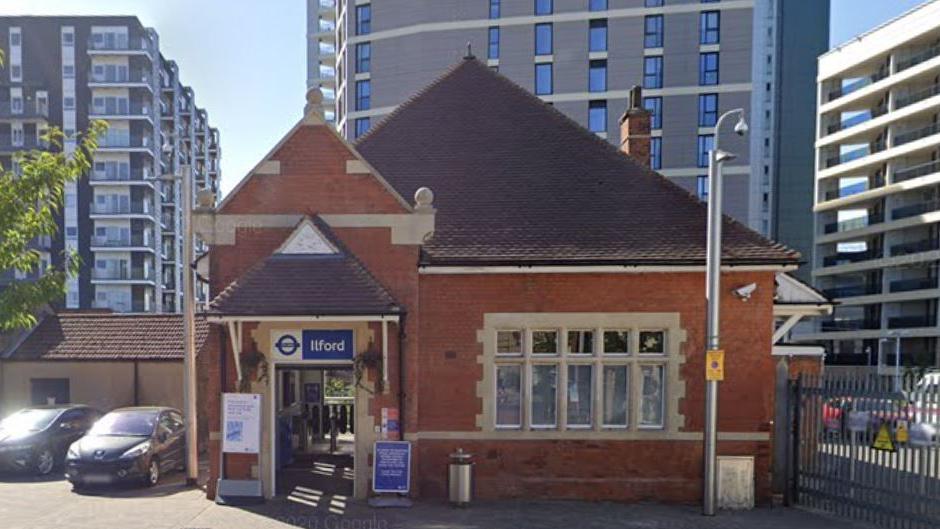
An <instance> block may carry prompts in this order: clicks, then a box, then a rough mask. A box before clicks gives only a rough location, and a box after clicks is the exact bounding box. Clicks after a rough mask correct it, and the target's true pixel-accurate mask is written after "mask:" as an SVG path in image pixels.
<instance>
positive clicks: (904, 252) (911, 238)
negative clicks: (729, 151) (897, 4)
mask: <svg viewBox="0 0 940 529" xmlns="http://www.w3.org/2000/svg"><path fill="white" fill-rule="evenodd" d="M818 92H819V94H818V98H819V107H818V113H817V122H818V124H817V139H816V179H815V185H816V201H815V219H816V231H815V252H814V255H813V276H814V279H815V283H816V285H817V287H819V288H821V289H822V290H824V291H825V292H826V293H828V294H829V295H830V296H831V297H833V298H835V299H836V301H838V305H837V306H836V309H835V313H834V316H833V319H832V320H831V321H829V322H825V323H823V325H822V327H821V329H820V331H819V332H818V333H815V334H813V335H811V336H807V338H814V339H818V340H825V341H826V342H827V343H829V344H830V345H831V350H832V352H833V353H835V355H834V356H833V358H834V359H835V361H841V362H844V363H862V364H865V363H867V364H871V365H876V364H877V365H882V366H885V365H887V366H893V365H894V351H895V348H897V347H900V352H901V359H902V362H903V363H917V364H926V365H936V364H937V361H938V358H937V355H938V347H937V345H938V344H937V337H938V336H940V325H938V319H937V318H938V314H937V304H938V299H940V286H938V283H937V277H938V274H937V265H938V261H940V2H938V1H934V2H927V3H925V4H923V5H921V6H919V7H917V8H915V9H913V10H911V11H909V12H907V13H905V14H903V15H902V16H900V17H898V18H896V19H894V20H892V21H890V22H887V23H885V24H883V25H882V26H879V27H877V28H875V29H873V30H872V31H869V32H867V33H864V34H862V35H859V36H858V37H856V38H854V39H852V40H851V41H849V42H847V43H845V44H843V45H841V46H838V47H836V48H834V49H833V50H832V51H830V52H828V53H826V54H824V55H822V56H821V57H819V78H818Z"/></svg>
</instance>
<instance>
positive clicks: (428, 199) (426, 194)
mask: <svg viewBox="0 0 940 529" xmlns="http://www.w3.org/2000/svg"><path fill="white" fill-rule="evenodd" d="M433 202H434V191H431V190H430V189H429V188H427V187H419V188H418V190H417V191H415V205H417V206H418V207H429V206H430V205H431V203H433Z"/></svg>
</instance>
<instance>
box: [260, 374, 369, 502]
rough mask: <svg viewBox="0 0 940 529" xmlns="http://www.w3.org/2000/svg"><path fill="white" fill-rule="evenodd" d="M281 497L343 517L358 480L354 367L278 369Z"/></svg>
mask: <svg viewBox="0 0 940 529" xmlns="http://www.w3.org/2000/svg"><path fill="white" fill-rule="evenodd" d="M275 382H276V399H275V404H276V414H275V430H274V431H275V440H276V445H275V457H274V459H275V486H276V488H275V493H276V494H277V496H279V497H283V498H286V499H287V501H290V502H294V503H300V504H304V505H308V506H310V507H314V508H322V509H324V510H325V511H328V512H332V513H338V511H342V510H344V509H345V505H346V502H347V501H349V500H350V499H352V497H353V491H354V480H355V459H356V457H355V454H356V450H355V447H356V444H355V428H356V424H355V385H354V380H353V370H352V367H351V366H348V365H346V366H320V365H318V366H300V365H298V366H282V365H278V366H277V368H276V369H275Z"/></svg>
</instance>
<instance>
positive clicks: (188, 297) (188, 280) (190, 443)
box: [161, 143, 199, 485]
mask: <svg viewBox="0 0 940 529" xmlns="http://www.w3.org/2000/svg"><path fill="white" fill-rule="evenodd" d="M172 150H173V147H172V145H170V144H169V143H165V144H164V145H163V151H164V152H167V153H169V152H172ZM180 173H182V174H181V175H180V174H170V175H164V176H163V177H161V180H163V181H164V182H173V183H175V182H177V181H179V182H180V187H181V188H182V189H181V191H182V192H181V193H180V196H179V199H180V200H181V201H182V209H183V211H182V213H183V226H182V228H183V255H182V260H183V285H182V286H183V306H182V309H183V408H184V410H183V421H184V423H185V425H186V482H187V484H189V485H195V484H196V482H197V480H198V477H199V446H198V442H199V436H198V432H197V425H198V421H197V420H196V413H197V411H196V320H195V307H194V306H193V305H194V304H195V301H196V300H195V292H194V285H193V269H192V263H193V261H194V258H193V242H194V240H193V173H192V168H191V167H190V166H189V165H181V166H180Z"/></svg>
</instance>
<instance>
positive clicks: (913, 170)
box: [892, 160, 940, 183]
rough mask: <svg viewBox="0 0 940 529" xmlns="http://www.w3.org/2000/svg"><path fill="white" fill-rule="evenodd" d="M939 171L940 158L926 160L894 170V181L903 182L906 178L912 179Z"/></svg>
mask: <svg viewBox="0 0 940 529" xmlns="http://www.w3.org/2000/svg"><path fill="white" fill-rule="evenodd" d="M938 171H940V160H934V161H932V162H926V163H922V164H917V165H912V166H910V167H905V168H904V169H899V170H897V171H895V172H894V177H893V178H892V181H893V182H894V183H898V182H903V181H905V180H911V179H913V178H919V177H921V176H926V175H929V174H933V173H936V172H938Z"/></svg>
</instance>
